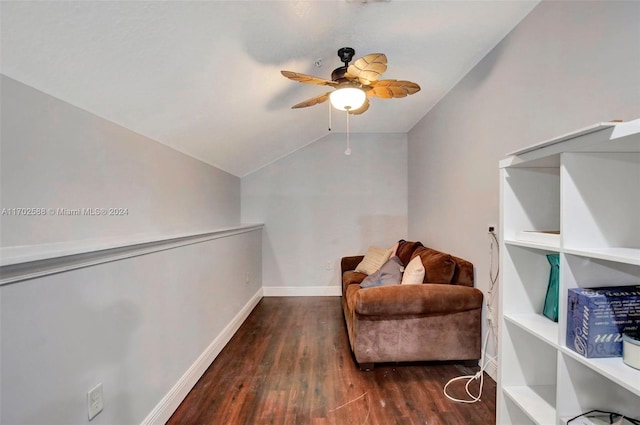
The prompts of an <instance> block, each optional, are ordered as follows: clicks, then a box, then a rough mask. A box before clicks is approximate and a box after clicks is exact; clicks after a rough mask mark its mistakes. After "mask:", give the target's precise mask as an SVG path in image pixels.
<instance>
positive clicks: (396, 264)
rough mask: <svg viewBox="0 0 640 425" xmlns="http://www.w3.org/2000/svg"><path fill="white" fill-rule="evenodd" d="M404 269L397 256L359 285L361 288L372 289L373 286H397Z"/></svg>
mask: <svg viewBox="0 0 640 425" xmlns="http://www.w3.org/2000/svg"><path fill="white" fill-rule="evenodd" d="M403 270H404V267H403V266H402V262H401V261H400V259H399V258H398V257H397V256H394V257H391V258H389V259H388V260H387V262H386V263H384V264H383V265H382V266H381V267H380V268H379V269H378V271H376V272H374V273H371V274H370V275H369V276H367V277H365V278H364V280H363V281H362V282H361V283H360V287H361V288H373V287H374V286H386V285H398V284H399V283H400V282H401V281H402V272H403Z"/></svg>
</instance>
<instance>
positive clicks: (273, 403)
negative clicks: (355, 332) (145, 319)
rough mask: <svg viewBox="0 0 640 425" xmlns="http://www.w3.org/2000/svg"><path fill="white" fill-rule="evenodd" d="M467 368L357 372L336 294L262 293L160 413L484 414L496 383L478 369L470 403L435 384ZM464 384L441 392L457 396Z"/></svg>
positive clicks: (252, 420)
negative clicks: (479, 381)
mask: <svg viewBox="0 0 640 425" xmlns="http://www.w3.org/2000/svg"><path fill="white" fill-rule="evenodd" d="M477 370H478V368H477V367H475V368H472V367H467V366H465V365H462V364H456V363H451V362H447V363H443V362H431V363H410V364H402V363H400V364H396V363H393V364H377V365H376V367H375V369H374V370H373V371H371V372H362V371H360V370H359V369H358V367H357V365H356V363H355V361H354V359H353V356H352V354H351V351H350V348H349V341H348V339H347V334H346V328H345V325H344V318H343V317H342V310H341V305H340V298H336V297H269V298H263V299H262V300H261V301H260V303H259V304H258V306H257V307H256V308H255V309H254V311H253V312H252V313H251V315H250V316H249V318H248V319H247V320H246V321H245V323H244V324H243V325H242V326H241V328H240V329H239V330H238V332H237V333H236V334H235V335H234V337H233V338H232V339H231V341H230V342H229V344H227V346H226V347H225V348H224V349H223V350H222V352H221V353H220V354H219V355H218V357H217V358H216V360H215V361H214V362H213V363H212V364H211V366H210V367H209V368H208V369H207V371H206V372H205V374H204V375H203V376H202V378H201V379H200V380H199V381H198V383H197V384H196V385H195V386H194V387H193V389H192V390H191V392H190V393H189V394H188V395H187V397H186V398H185V400H184V401H183V402H182V404H181V405H180V406H179V407H178V409H177V410H176V412H175V413H174V414H173V416H172V417H171V418H170V419H169V421H168V422H167V423H168V424H169V425H179V424H188V425H191V424H194V425H195V424H198V425H202V424H206V425H218V424H223V425H264V424H273V425H364V424H368V425H396V424H397V425H412V424H416V425H417V424H428V425H448V424H465V425H467V424H470V425H476V424H477V425H487V424H493V423H495V391H496V385H495V382H494V381H493V380H492V379H490V378H489V377H488V376H486V377H485V384H484V390H483V396H482V400H481V401H480V402H478V403H474V404H463V403H455V402H453V401H450V400H448V399H447V398H446V397H445V396H444V395H443V392H442V389H443V387H444V385H445V384H446V383H447V381H448V380H449V379H451V378H454V377H457V376H460V375H473V374H474V373H475V372H476V371H477ZM464 385H465V383H464V382H460V383H456V384H454V385H452V386H451V387H450V388H451V392H452V393H454V394H455V395H457V396H458V397H462V396H463V395H464ZM472 387H473V388H476V387H475V386H472Z"/></svg>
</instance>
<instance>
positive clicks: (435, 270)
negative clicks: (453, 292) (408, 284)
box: [411, 246, 456, 283]
mask: <svg viewBox="0 0 640 425" xmlns="http://www.w3.org/2000/svg"><path fill="white" fill-rule="evenodd" d="M418 255H419V256H420V259H421V260H422V265H423V266H424V283H451V279H452V278H453V273H454V272H455V270H456V263H455V261H453V258H451V255H449V254H445V253H444V252H440V251H436V250H435V249H431V248H425V247H423V246H422V247H420V248H418V249H416V250H415V251H414V253H413V255H412V256H411V259H413V258H415V257H416V256H418Z"/></svg>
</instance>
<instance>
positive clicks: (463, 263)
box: [451, 256, 475, 288]
mask: <svg viewBox="0 0 640 425" xmlns="http://www.w3.org/2000/svg"><path fill="white" fill-rule="evenodd" d="M451 258H453V261H455V262H456V271H455V272H454V273H453V278H452V279H451V283H452V284H454V285H460V286H469V287H471V288H473V286H474V283H475V282H474V281H475V279H474V273H473V263H471V262H469V261H467V260H463V259H462V258H458V257H454V256H452V257H451Z"/></svg>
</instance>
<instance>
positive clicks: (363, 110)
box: [349, 98, 369, 115]
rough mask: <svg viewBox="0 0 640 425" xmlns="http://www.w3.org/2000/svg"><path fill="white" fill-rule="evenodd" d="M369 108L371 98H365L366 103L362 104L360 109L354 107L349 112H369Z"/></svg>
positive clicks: (353, 113)
mask: <svg viewBox="0 0 640 425" xmlns="http://www.w3.org/2000/svg"><path fill="white" fill-rule="evenodd" d="M367 109H369V99H366V98H365V99H364V103H363V104H362V106H361V107H359V108H358V109H354V110H353V111H349V113H350V114H351V115H360V114H362V113H364V112H367Z"/></svg>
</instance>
